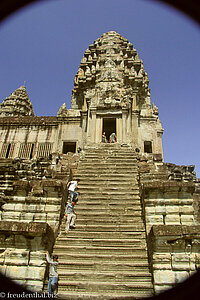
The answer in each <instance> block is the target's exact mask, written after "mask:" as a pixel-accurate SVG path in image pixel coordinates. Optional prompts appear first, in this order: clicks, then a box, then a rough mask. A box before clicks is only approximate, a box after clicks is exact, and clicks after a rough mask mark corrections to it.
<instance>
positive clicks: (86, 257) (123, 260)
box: [54, 249, 148, 268]
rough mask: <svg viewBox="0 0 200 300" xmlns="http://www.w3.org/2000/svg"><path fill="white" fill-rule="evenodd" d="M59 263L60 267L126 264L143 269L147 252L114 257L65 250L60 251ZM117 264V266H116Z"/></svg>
mask: <svg viewBox="0 0 200 300" xmlns="http://www.w3.org/2000/svg"><path fill="white" fill-rule="evenodd" d="M54 254H57V251H54ZM59 262H60V265H61V267H62V264H78V263H80V264H82V263H85V262H87V263H92V264H112V265H115V266H116V265H118V264H119V266H121V265H124V264H127V265H128V266H129V265H130V266H131V267H133V268H134V267H140V266H141V267H145V266H148V261H147V252H145V253H142V254H136V253H133V254H131V255H127V254H125V253H121V254H118V255H116V254H115V253H113V254H110V253H107V254H105V253H103V252H102V253H101V254H100V253H75V252H74V253H71V252H66V251H65V249H64V251H63V252H62V251H61V249H60V254H59ZM116 262H117V264H116Z"/></svg>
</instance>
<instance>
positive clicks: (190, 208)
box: [179, 205, 194, 215]
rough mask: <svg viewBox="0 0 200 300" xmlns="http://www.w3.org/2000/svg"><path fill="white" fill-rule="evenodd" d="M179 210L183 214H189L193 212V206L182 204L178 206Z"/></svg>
mask: <svg viewBox="0 0 200 300" xmlns="http://www.w3.org/2000/svg"><path fill="white" fill-rule="evenodd" d="M179 211H180V213H183V214H185V215H190V214H193V213H194V208H193V206H192V205H184V206H180V207H179Z"/></svg>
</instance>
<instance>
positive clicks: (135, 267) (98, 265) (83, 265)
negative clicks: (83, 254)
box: [59, 256, 150, 277]
mask: <svg viewBox="0 0 200 300" xmlns="http://www.w3.org/2000/svg"><path fill="white" fill-rule="evenodd" d="M93 259H94V260H91V259H87V258H84V260H82V261H80V260H79V261H77V260H75V261H70V260H69V261H67V258H66V259H65V258H64V257H63V256H62V258H61V256H59V275H60V274H62V273H61V272H63V270H64V272H65V270H70V271H82V270H90V271H99V272H100V271H107V270H109V271H116V272H120V271H130V272H131V274H134V275H135V274H136V275H138V274H142V275H144V273H145V274H147V277H149V276H150V274H149V266H148V263H144V262H138V263H132V261H130V260H129V261H124V260H123V261H120V262H119V261H118V260H117V261H115V262H114V261H105V260H102V259H95V258H93ZM131 259H133V258H131Z"/></svg>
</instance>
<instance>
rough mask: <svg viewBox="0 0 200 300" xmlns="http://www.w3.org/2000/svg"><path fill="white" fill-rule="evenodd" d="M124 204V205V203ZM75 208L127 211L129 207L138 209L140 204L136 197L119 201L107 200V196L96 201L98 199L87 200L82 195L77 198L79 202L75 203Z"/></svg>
mask: <svg viewBox="0 0 200 300" xmlns="http://www.w3.org/2000/svg"><path fill="white" fill-rule="evenodd" d="M124 204H125V205H124ZM77 209H83V210H94V211H95V210H103V209H106V210H123V211H129V210H130V209H133V210H136V211H137V210H140V209H141V205H140V202H139V201H138V199H136V200H134V199H132V198H131V199H130V200H128V199H127V201H126V203H123V202H120V201H118V200H117V201H114V200H112V202H111V201H109V202H108V201H107V198H106V199H105V198H104V201H98V200H93V201H90V202H88V201H87V199H86V201H85V199H83V197H82V195H81V196H80V198H79V202H78V203H77V205H76V210H77Z"/></svg>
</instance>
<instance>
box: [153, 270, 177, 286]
mask: <svg viewBox="0 0 200 300" xmlns="http://www.w3.org/2000/svg"><path fill="white" fill-rule="evenodd" d="M154 282H155V284H163V283H164V284H173V283H175V272H173V271H171V270H155V271H154Z"/></svg>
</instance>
